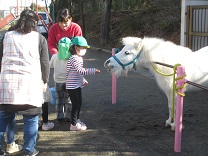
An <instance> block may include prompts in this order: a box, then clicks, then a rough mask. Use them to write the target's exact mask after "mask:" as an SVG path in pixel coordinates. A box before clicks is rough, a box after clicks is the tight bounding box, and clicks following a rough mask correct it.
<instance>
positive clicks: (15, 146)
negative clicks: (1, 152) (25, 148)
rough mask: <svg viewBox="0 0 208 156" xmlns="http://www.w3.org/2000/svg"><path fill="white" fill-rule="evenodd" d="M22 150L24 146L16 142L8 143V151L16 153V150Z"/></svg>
mask: <svg viewBox="0 0 208 156" xmlns="http://www.w3.org/2000/svg"><path fill="white" fill-rule="evenodd" d="M21 150H22V146H21V145H18V144H16V143H15V142H13V143H11V144H7V149H6V152H7V153H9V154H12V153H15V152H19V151H21Z"/></svg>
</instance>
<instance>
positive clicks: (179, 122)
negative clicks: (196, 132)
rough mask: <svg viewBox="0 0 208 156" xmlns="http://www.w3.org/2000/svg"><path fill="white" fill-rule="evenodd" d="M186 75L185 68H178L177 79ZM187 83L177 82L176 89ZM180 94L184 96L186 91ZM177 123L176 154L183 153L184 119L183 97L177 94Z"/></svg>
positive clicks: (183, 81) (184, 81) (180, 91)
mask: <svg viewBox="0 0 208 156" xmlns="http://www.w3.org/2000/svg"><path fill="white" fill-rule="evenodd" d="M184 74H185V68H184V67H182V66H178V67H177V77H180V76H183V75H184ZM185 83H186V80H185V79H180V80H177V84H176V87H181V86H183V85H184V84H185ZM178 92H179V93H181V94H184V89H183V88H182V89H179V90H178ZM176 102H177V103H176V121H175V124H176V125H175V146H174V151H175V152H181V136H182V118H183V96H181V95H178V94H177V101H176Z"/></svg>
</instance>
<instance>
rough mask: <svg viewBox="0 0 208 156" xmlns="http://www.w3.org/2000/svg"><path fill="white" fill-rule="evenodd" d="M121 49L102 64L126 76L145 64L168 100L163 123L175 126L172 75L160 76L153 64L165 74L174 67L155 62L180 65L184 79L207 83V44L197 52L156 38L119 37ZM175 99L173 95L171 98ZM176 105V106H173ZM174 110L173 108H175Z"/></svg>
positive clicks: (204, 84) (189, 88) (207, 84)
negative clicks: (130, 71)
mask: <svg viewBox="0 0 208 156" xmlns="http://www.w3.org/2000/svg"><path fill="white" fill-rule="evenodd" d="M122 42H123V45H124V47H123V49H122V50H121V51H120V52H118V53H117V54H115V56H114V57H111V58H109V59H108V60H106V61H105V63H104V67H105V68H107V69H108V70H109V71H110V72H113V73H115V74H116V75H117V76H121V75H127V73H128V71H129V70H132V69H137V68H139V67H145V68H147V69H149V71H150V72H151V73H152V74H153V75H154V77H155V79H156V82H157V84H158V86H159V87H160V88H161V89H162V91H163V92H164V93H165V95H166V96H167V99H168V107H169V118H168V119H167V120H166V126H169V125H170V126H171V129H172V130H174V129H175V115H174V118H172V116H171V112H172V87H173V76H162V75H161V74H159V73H158V72H156V71H155V69H154V68H153V66H154V67H155V68H157V69H158V70H159V71H160V72H162V73H165V74H171V73H173V69H172V68H169V67H166V66H162V65H158V64H155V63H154V62H161V63H164V64H169V65H172V66H174V65H176V64H181V65H182V66H184V67H185V72H186V75H187V76H186V79H187V80H188V81H191V82H194V83H197V84H200V85H202V86H205V87H207V86H208V47H204V48H202V49H200V50H198V51H197V52H192V51H191V50H190V49H189V48H186V47H183V46H179V45H176V44H174V43H172V42H169V41H164V40H163V39H158V38H143V39H141V38H137V37H125V38H123V39H122ZM198 89H199V88H197V87H195V86H192V85H187V86H186V88H185V90H186V91H190V90H198ZM174 98H175V97H174ZM174 108H175V107H174ZM174 112H175V110H174Z"/></svg>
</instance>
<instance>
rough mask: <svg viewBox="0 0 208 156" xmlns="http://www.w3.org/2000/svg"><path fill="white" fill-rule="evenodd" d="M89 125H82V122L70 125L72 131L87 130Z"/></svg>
mask: <svg viewBox="0 0 208 156" xmlns="http://www.w3.org/2000/svg"><path fill="white" fill-rule="evenodd" d="M86 129H87V127H86V126H82V125H81V124H80V123H77V124H76V125H75V126H74V125H72V124H71V125H70V130H71V131H84V130H86Z"/></svg>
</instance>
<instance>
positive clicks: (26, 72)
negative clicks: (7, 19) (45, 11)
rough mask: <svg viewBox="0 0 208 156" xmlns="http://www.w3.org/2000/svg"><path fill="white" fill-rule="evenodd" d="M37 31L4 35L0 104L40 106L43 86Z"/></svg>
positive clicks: (12, 32) (13, 32) (14, 32)
mask: <svg viewBox="0 0 208 156" xmlns="http://www.w3.org/2000/svg"><path fill="white" fill-rule="evenodd" d="M38 37H39V34H38V33H37V32H31V33H29V34H26V35H21V34H19V33H18V32H16V31H10V32H7V33H6V34H5V37H4V43H3V58H2V68H1V77H0V103H1V104H14V105H23V104H29V105H32V106H37V107H41V106H42V103H43V89H42V88H43V87H42V76H41V66H40V55H39V38H38Z"/></svg>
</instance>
